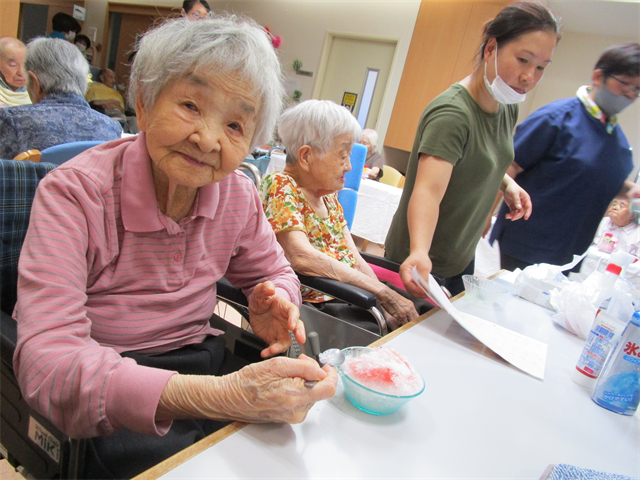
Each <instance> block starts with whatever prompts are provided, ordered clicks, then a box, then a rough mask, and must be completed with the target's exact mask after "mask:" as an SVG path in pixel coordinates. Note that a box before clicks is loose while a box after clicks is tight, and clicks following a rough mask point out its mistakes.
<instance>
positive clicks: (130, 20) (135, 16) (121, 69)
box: [100, 3, 179, 94]
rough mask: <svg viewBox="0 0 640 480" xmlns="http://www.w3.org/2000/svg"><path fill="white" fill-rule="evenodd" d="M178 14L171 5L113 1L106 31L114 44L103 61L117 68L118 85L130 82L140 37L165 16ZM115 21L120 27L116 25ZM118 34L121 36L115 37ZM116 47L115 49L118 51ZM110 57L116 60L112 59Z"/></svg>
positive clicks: (125, 84)
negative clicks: (149, 5)
mask: <svg viewBox="0 0 640 480" xmlns="http://www.w3.org/2000/svg"><path fill="white" fill-rule="evenodd" d="M177 14H179V10H178V11H177ZM175 15H176V10H174V9H171V8H167V7H156V6H153V7H147V6H143V5H126V4H120V3H109V15H108V17H109V18H108V26H107V28H106V29H105V32H106V34H107V35H109V37H108V39H107V41H106V45H109V46H110V47H109V52H108V53H107V55H106V58H104V59H102V61H101V62H100V64H101V65H102V66H103V67H108V68H111V69H112V70H113V71H114V72H115V74H116V79H117V82H118V85H124V86H125V88H126V87H127V86H128V85H129V73H130V71H131V62H130V61H129V57H130V56H131V53H132V52H133V51H134V47H135V45H136V40H137V39H138V38H139V37H140V36H142V35H143V34H144V33H145V32H146V31H147V30H149V29H150V28H151V27H152V26H153V25H155V24H156V23H159V22H161V21H162V19H163V18H165V17H169V16H175ZM115 25H117V28H112V27H114V26H115ZM114 34H115V35H116V36H117V38H111V36H112V35H114ZM112 49H115V54H114V52H113V51H112ZM109 58H111V59H112V61H109ZM122 93H123V94H124V92H122Z"/></svg>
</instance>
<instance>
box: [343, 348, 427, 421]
mask: <svg viewBox="0 0 640 480" xmlns="http://www.w3.org/2000/svg"><path fill="white" fill-rule="evenodd" d="M370 350H372V349H371V348H368V347H349V348H343V349H342V351H343V352H344V354H345V356H346V357H359V356H361V355H363V354H365V353H367V352H369V351H370ZM338 373H339V374H340V377H341V378H342V385H343V386H344V392H345V394H346V395H347V398H348V399H349V401H350V402H351V403H353V405H354V406H356V407H357V408H359V409H360V410H362V411H363V412H367V413H371V414H373V415H389V414H390V413H393V412H395V411H396V410H398V409H399V408H400V407H402V406H403V405H404V404H406V403H407V402H409V401H410V400H411V399H412V398H415V397H417V396H418V395H420V394H421V393H422V392H424V378H422V375H420V374H419V373H418V372H416V375H417V376H418V378H420V382H422V387H421V388H420V391H419V392H418V393H416V394H414V395H406V396H401V395H389V394H386V393H381V392H376V391H375V390H371V389H370V388H367V387H365V386H364V385H361V384H360V383H358V382H357V381H356V380H354V379H353V378H351V377H349V375H348V374H347V373H346V372H345V371H344V370H343V369H342V367H338Z"/></svg>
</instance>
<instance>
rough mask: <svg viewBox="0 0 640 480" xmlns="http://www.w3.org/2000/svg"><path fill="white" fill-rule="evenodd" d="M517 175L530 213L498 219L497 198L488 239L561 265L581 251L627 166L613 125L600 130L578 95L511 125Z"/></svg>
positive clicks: (521, 255)
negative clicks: (518, 168) (528, 198)
mask: <svg viewBox="0 0 640 480" xmlns="http://www.w3.org/2000/svg"><path fill="white" fill-rule="evenodd" d="M514 146H515V162H516V163H517V164H518V165H520V166H521V167H522V168H523V169H524V171H523V172H522V173H520V174H519V175H518V176H517V177H516V179H515V180H516V182H518V184H519V185H520V186H521V187H522V188H524V189H525V190H526V191H527V192H528V193H529V195H530V196H531V201H532V204H533V212H532V214H531V217H530V218H529V220H524V219H520V220H517V221H515V222H512V221H511V220H505V218H504V216H505V214H506V213H507V212H508V211H509V209H508V207H507V206H506V204H504V203H503V205H502V208H501V209H500V213H499V214H498V218H497V220H496V224H495V226H494V228H493V231H492V233H491V238H490V242H493V241H494V240H498V241H499V242H500V251H501V252H502V253H504V254H506V255H509V256H511V257H513V258H516V259H518V260H522V261H524V262H527V263H531V264H535V263H550V264H553V265H564V264H566V263H569V262H570V261H571V260H572V258H573V255H574V254H577V255H580V254H582V253H584V252H585V251H586V250H587V248H588V247H589V245H590V244H591V242H592V240H593V237H594V236H595V234H596V230H597V228H598V225H599V223H600V220H602V217H603V216H604V214H605V212H606V209H607V207H608V205H609V203H610V202H611V200H613V198H614V197H615V196H616V195H617V194H618V193H619V192H620V190H622V187H623V185H624V181H625V180H626V179H627V177H628V176H629V174H630V173H631V171H632V169H633V159H632V154H631V149H630V147H629V143H628V142H627V138H626V137H625V135H624V133H623V132H622V129H621V128H620V126H617V127H616V128H615V129H614V130H613V132H612V133H607V131H606V127H605V125H604V124H603V123H602V122H601V121H599V120H598V119H596V118H594V117H593V116H592V115H591V114H590V113H589V112H588V111H587V110H586V108H585V107H584V105H583V104H582V102H581V101H580V99H579V98H577V97H574V98H568V99H563V100H558V101H556V102H553V103H550V104H549V105H546V106H544V107H542V108H540V109H539V110H537V111H535V112H534V113H533V114H531V116H529V118H527V119H526V120H525V121H524V122H523V123H522V124H521V125H520V126H519V127H518V128H517V130H516V135H515V137H514Z"/></svg>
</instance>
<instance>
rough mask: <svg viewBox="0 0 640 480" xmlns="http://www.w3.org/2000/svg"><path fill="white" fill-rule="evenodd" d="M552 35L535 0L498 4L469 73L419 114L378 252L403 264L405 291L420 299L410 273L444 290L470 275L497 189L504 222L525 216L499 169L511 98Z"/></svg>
mask: <svg viewBox="0 0 640 480" xmlns="http://www.w3.org/2000/svg"><path fill="white" fill-rule="evenodd" d="M558 39H559V33H558V24H557V21H556V19H555V17H554V16H553V14H552V13H551V12H550V11H549V10H548V9H547V8H546V7H545V6H543V5H541V4H538V3H534V2H517V3H513V4H511V5H509V6H507V7H505V8H504V9H503V10H502V11H501V12H500V13H499V14H498V15H497V16H496V18H494V19H493V20H491V21H490V22H488V23H487V24H486V25H485V28H484V33H483V42H482V46H481V48H480V51H479V53H478V57H479V62H478V63H477V65H476V67H475V69H474V71H473V73H472V74H471V75H469V76H468V77H466V78H465V79H464V80H462V81H460V82H459V83H456V84H454V85H452V86H451V87H450V88H449V89H448V90H446V91H445V92H444V93H442V94H441V95H439V96H438V97H436V98H435V99H434V100H433V101H432V102H431V103H430V104H429V105H428V106H427V108H426V109H425V111H424V113H423V114H422V118H421V119H420V124H419V126H418V132H417V134H416V139H415V142H414V145H413V150H412V152H411V156H410V157H409V164H408V167H407V176H406V182H405V186H404V191H403V194H402V199H401V200H400V205H399V206H398V210H397V212H396V214H395V216H394V219H393V223H392V224H391V229H390V230H389V234H388V235H387V240H386V245H385V246H386V256H387V257H388V258H390V259H391V260H394V261H396V262H399V263H402V266H401V267H400V276H401V277H402V281H403V282H404V284H405V286H406V287H407V290H408V291H409V292H410V293H411V294H412V295H415V296H421V297H423V296H424V293H423V292H422V289H421V288H420V287H418V286H417V285H416V284H415V283H414V282H413V280H412V278H411V270H412V269H413V267H414V266H416V267H417V268H418V271H419V272H420V274H421V275H422V277H423V278H427V277H428V275H429V274H430V273H433V274H434V275H436V276H438V277H440V278H442V279H444V286H446V287H447V288H448V289H449V290H450V291H451V293H452V294H454V295H455V294H456V293H459V292H461V291H462V290H463V285H462V280H461V277H462V275H463V274H466V273H471V274H473V266H474V262H473V260H474V255H475V248H476V245H477V243H478V241H479V240H480V237H481V236H482V232H483V230H484V226H485V221H486V219H487V217H488V215H489V214H490V213H491V209H492V206H493V202H494V200H495V198H496V194H497V193H498V190H500V191H502V192H503V194H504V199H505V202H506V203H507V205H508V206H509V208H510V212H509V213H508V214H507V218H510V219H511V220H517V219H519V218H522V217H524V218H525V219H528V218H529V215H531V210H532V205H531V199H530V198H529V195H528V194H527V193H526V192H525V191H524V190H523V189H522V188H520V187H519V186H518V184H517V183H516V182H515V181H514V180H513V179H512V178H511V177H509V176H508V175H507V174H506V171H507V168H508V167H509V166H510V165H511V163H512V162H513V158H514V153H513V131H514V128H515V126H516V122H517V118H518V106H517V103H519V102H521V101H523V100H524V98H525V95H526V93H527V92H528V91H530V90H531V89H532V88H533V87H535V86H536V84H537V83H538V82H539V81H540V79H541V78H542V74H543V73H544V69H545V68H546V67H547V65H549V63H551V57H552V56H553V52H554V50H555V46H556V43H557V42H558Z"/></svg>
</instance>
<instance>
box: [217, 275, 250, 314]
mask: <svg viewBox="0 0 640 480" xmlns="http://www.w3.org/2000/svg"><path fill="white" fill-rule="evenodd" d="M216 291H217V294H218V296H219V297H221V298H223V299H225V300H229V301H231V302H233V303H236V304H238V305H241V306H243V307H248V306H249V301H248V300H247V297H246V296H245V295H244V293H242V289H241V288H240V287H236V286H235V285H232V284H231V283H230V282H229V280H227V279H226V278H224V277H223V278H221V279H220V280H218V282H217V283H216Z"/></svg>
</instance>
